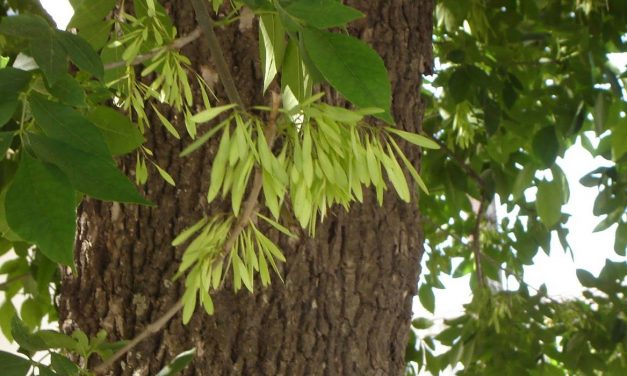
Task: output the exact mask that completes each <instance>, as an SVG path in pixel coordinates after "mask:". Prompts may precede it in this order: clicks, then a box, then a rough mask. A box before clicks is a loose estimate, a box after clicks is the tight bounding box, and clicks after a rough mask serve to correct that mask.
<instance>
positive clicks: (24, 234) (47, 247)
mask: <svg viewBox="0 0 627 376" xmlns="http://www.w3.org/2000/svg"><path fill="white" fill-rule="evenodd" d="M6 216H7V222H8V224H9V226H10V227H11V229H12V230H13V231H14V232H15V233H16V234H18V235H19V236H20V237H21V238H23V239H25V240H28V241H31V242H33V243H35V244H37V246H38V247H39V249H40V250H41V251H42V252H43V254H44V255H46V257H48V258H49V259H51V260H52V261H55V262H59V263H62V264H65V265H72V264H73V260H74V258H73V251H74V236H75V233H76V212H75V199H74V190H73V189H72V187H71V186H70V183H69V182H68V179H67V177H65V176H64V175H63V174H62V173H61V172H60V171H59V170H58V169H57V168H56V167H54V166H49V165H46V164H44V163H41V162H39V161H37V160H35V159H33V158H31V157H30V156H29V155H28V153H26V152H23V153H22V158H21V160H20V165H19V167H18V169H17V172H16V174H15V177H14V179H13V183H12V184H11V187H10V188H9V190H8V191H7V196H6Z"/></svg>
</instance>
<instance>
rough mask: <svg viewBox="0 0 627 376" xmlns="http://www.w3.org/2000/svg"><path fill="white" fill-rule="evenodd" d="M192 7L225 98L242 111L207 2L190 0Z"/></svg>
mask: <svg viewBox="0 0 627 376" xmlns="http://www.w3.org/2000/svg"><path fill="white" fill-rule="evenodd" d="M192 6H193V7H194V13H196V21H198V24H199V25H200V28H201V29H202V31H203V33H204V34H205V38H207V42H208V43H209V52H211V57H212V58H213V61H214V63H215V65H216V70H217V71H218V76H219V77H220V81H222V85H223V86H224V90H225V91H226V96H227V97H228V98H229V101H231V103H237V104H238V105H239V106H240V107H241V108H242V109H243V108H245V107H244V102H243V101H242V98H241V97H240V95H239V91H238V90H237V87H236V86H235V80H234V79H233V76H232V75H231V70H230V69H229V66H228V64H227V63H226V60H224V54H222V47H220V42H219V41H218V37H217V36H216V33H215V31H214V30H213V26H214V22H213V19H212V18H211V17H210V16H209V9H208V8H207V1H206V0H192Z"/></svg>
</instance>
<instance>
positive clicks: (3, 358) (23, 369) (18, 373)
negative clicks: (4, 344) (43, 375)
mask: <svg viewBox="0 0 627 376" xmlns="http://www.w3.org/2000/svg"><path fill="white" fill-rule="evenodd" d="M0 365H1V366H0V368H1V369H2V375H4V376H24V375H26V374H28V370H29V369H30V362H29V361H28V359H24V358H22V357H21V356H17V355H14V354H11V353H8V352H4V351H0Z"/></svg>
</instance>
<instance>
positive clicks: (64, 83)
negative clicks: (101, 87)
mask: <svg viewBox="0 0 627 376" xmlns="http://www.w3.org/2000/svg"><path fill="white" fill-rule="evenodd" d="M48 91H49V92H50V94H52V95H54V96H55V97H56V98H57V99H59V100H60V101H61V102H63V103H65V104H69V105H71V106H75V107H82V106H85V91H84V90H83V87H82V86H81V84H79V83H78V81H76V79H75V78H74V77H72V76H70V75H69V74H65V75H63V76H62V77H61V78H59V79H58V80H57V82H55V84H54V85H52V86H50V87H49V88H48Z"/></svg>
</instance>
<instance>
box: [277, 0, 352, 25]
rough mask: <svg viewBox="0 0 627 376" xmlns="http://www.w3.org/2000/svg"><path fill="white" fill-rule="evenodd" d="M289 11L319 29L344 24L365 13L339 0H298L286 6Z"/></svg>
mask: <svg viewBox="0 0 627 376" xmlns="http://www.w3.org/2000/svg"><path fill="white" fill-rule="evenodd" d="M285 10H286V11H287V13H289V14H291V15H292V16H294V17H296V18H299V19H301V20H302V21H304V22H305V24H306V25H307V26H312V27H315V28H317V29H328V28H330V27H339V26H344V25H346V24H347V23H349V22H351V21H353V20H356V19H358V18H362V17H363V16H364V15H363V13H361V12H360V11H358V10H357V9H355V8H351V7H348V6H346V5H344V4H342V3H341V2H338V1H337V0H297V1H294V2H292V3H290V4H289V5H288V6H286V7H285Z"/></svg>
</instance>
